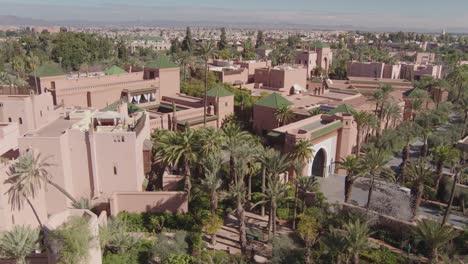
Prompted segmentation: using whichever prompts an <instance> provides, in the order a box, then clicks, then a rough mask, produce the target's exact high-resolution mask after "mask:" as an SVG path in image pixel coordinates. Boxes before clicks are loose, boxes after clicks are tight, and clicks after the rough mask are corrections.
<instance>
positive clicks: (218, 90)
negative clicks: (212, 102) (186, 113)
mask: <svg viewBox="0 0 468 264" xmlns="http://www.w3.org/2000/svg"><path fill="white" fill-rule="evenodd" d="M206 95H208V96H210V97H217V96H218V97H224V96H232V95H234V94H233V93H231V92H230V91H228V90H227V89H226V88H224V87H223V86H215V87H213V88H211V89H210V90H209V91H208V92H207V94H206Z"/></svg>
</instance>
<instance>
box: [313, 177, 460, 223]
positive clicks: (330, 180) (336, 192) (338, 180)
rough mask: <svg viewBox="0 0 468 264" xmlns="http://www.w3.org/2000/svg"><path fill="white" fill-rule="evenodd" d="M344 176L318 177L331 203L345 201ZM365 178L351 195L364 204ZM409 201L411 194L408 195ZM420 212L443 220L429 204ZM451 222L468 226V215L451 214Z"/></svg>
mask: <svg viewBox="0 0 468 264" xmlns="http://www.w3.org/2000/svg"><path fill="white" fill-rule="evenodd" d="M344 178H345V177H344V176H339V175H331V176H329V177H327V178H318V180H319V182H320V189H321V191H322V192H323V193H324V194H325V197H327V199H328V202H330V203H336V202H339V203H342V202H343V201H344ZM367 186H368V185H367V183H366V182H365V179H362V180H358V182H357V183H356V184H355V185H354V188H353V192H352V195H351V201H352V202H355V203H357V204H359V205H360V206H364V205H365V204H366V203H367V193H368V187H367ZM384 189H385V186H381V188H377V189H375V192H380V191H381V190H384ZM408 202H409V195H408ZM419 214H421V215H423V216H426V217H429V218H432V219H435V220H437V221H441V219H442V214H443V212H442V211H441V210H440V209H438V208H436V207H431V206H428V205H421V206H420V209H419ZM449 223H450V224H452V225H456V226H460V227H466V226H468V217H463V216H459V215H454V214H451V215H450V217H449Z"/></svg>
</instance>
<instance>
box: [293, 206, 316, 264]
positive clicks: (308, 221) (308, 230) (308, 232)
mask: <svg viewBox="0 0 468 264" xmlns="http://www.w3.org/2000/svg"><path fill="white" fill-rule="evenodd" d="M319 229H320V223H319V222H318V221H317V219H316V218H315V217H313V216H312V215H309V214H302V215H301V216H300V222H299V224H298V226H297V233H298V234H299V236H300V237H301V238H302V239H303V240H304V242H305V261H304V263H306V264H311V263H312V259H311V252H310V248H311V247H312V246H313V245H314V244H315V241H316V240H317V237H318V234H319Z"/></svg>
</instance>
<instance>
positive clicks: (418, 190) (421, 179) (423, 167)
mask: <svg viewBox="0 0 468 264" xmlns="http://www.w3.org/2000/svg"><path fill="white" fill-rule="evenodd" d="M432 175H433V172H432V169H431V168H430V167H429V166H428V164H427V162H426V161H425V160H422V159H420V160H418V161H417V162H416V163H412V164H411V165H410V166H409V169H408V176H409V177H410V178H411V179H413V186H412V187H411V209H412V211H413V219H414V218H416V216H417V214H418V209H419V205H420V204H421V200H422V196H423V194H424V183H425V182H427V181H429V180H431V179H432Z"/></svg>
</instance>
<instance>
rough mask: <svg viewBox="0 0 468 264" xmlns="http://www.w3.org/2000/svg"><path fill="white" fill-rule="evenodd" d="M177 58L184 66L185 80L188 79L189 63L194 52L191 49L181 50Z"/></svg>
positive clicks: (176, 55)
mask: <svg viewBox="0 0 468 264" xmlns="http://www.w3.org/2000/svg"><path fill="white" fill-rule="evenodd" d="M175 60H176V61H177V62H178V63H179V65H180V66H182V77H183V80H184V81H185V80H186V79H187V74H186V72H187V65H188V64H190V63H191V62H192V60H193V57H192V54H191V53H190V52H189V51H180V52H178V53H176V54H175Z"/></svg>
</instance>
